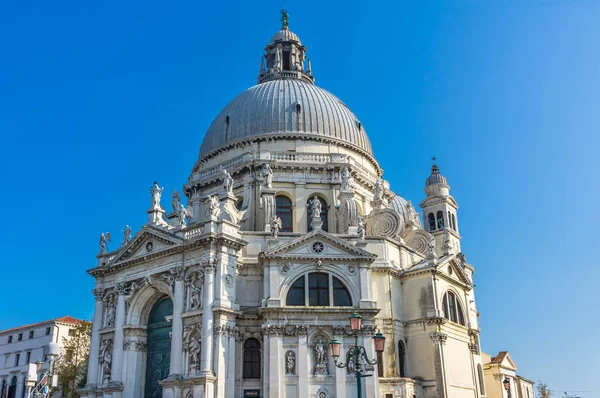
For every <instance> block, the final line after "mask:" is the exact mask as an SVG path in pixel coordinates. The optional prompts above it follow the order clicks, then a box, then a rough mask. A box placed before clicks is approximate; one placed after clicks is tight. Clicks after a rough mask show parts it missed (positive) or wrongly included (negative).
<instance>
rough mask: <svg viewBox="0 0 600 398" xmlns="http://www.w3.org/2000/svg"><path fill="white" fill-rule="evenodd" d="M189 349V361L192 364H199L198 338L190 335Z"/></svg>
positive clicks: (200, 348) (199, 348)
mask: <svg viewBox="0 0 600 398" xmlns="http://www.w3.org/2000/svg"><path fill="white" fill-rule="evenodd" d="M189 350H190V362H191V363H192V364H194V365H197V364H199V363H200V351H201V350H202V346H201V345H200V342H199V341H198V339H196V338H195V337H192V338H191V339H190V345H189Z"/></svg>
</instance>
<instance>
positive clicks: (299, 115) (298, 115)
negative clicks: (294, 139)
mask: <svg viewBox="0 0 600 398" xmlns="http://www.w3.org/2000/svg"><path fill="white" fill-rule="evenodd" d="M296 123H297V124H298V131H301V130H302V105H300V104H296Z"/></svg>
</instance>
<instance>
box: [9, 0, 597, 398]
mask: <svg viewBox="0 0 600 398" xmlns="http://www.w3.org/2000/svg"><path fill="white" fill-rule="evenodd" d="M282 5H283V4H282V3H280V2H274V1H263V2H261V3H260V5H258V3H257V2H242V1H239V2H236V1H229V2H222V3H219V2H212V3H203V2H193V1H180V2H170V3H166V2H159V1H147V2H140V1H130V2H117V1H103V2H81V1H61V2H29V1H20V2H3V3H1V4H0V42H1V43H2V51H1V52H0V93H1V95H0V132H1V134H2V141H1V145H0V173H1V177H2V179H1V180H2V187H3V189H2V193H3V194H2V195H0V208H1V209H3V228H2V232H0V250H1V252H2V258H1V260H0V265H1V267H2V277H1V278H0V281H1V282H2V283H1V285H2V288H1V289H0V302H2V303H3V304H2V310H1V311H0V313H1V315H0V329H4V328H8V327H13V326H18V325H21V324H24V323H29V322H35V321H40V320H43V319H47V318H53V317H58V316H62V315H66V314H69V315H72V316H76V317H81V318H91V317H92V312H93V298H92V295H91V293H90V289H91V288H92V287H93V279H92V278H91V277H90V276H88V275H87V274H86V273H85V270H87V269H89V268H91V267H93V266H94V264H95V254H96V253H97V251H98V235H99V234H100V232H103V231H110V232H111V233H112V234H113V235H114V236H117V237H118V236H120V235H121V233H120V231H121V230H122V229H123V227H124V225H125V224H129V225H131V226H132V227H133V228H134V231H135V230H137V229H139V228H140V226H141V225H143V223H144V222H145V221H146V216H147V215H146V213H145V211H146V209H147V208H148V206H149V204H150V196H149V193H148V187H149V186H150V184H151V182H152V181H153V180H158V181H159V182H160V183H161V185H164V186H165V187H166V189H167V192H171V191H172V190H173V189H175V188H177V189H181V187H182V186H183V184H184V183H185V182H186V179H187V177H188V175H189V173H190V171H191V169H192V166H193V165H194V162H195V160H196V158H197V155H198V149H199V146H200V144H201V142H202V137H203V135H204V132H205V130H206V128H207V127H208V126H209V124H210V122H211V121H212V118H213V117H215V116H216V115H217V113H218V111H219V110H220V109H221V108H222V107H223V106H224V105H225V104H226V103H227V102H228V101H229V100H231V99H232V98H233V97H234V96H235V95H237V94H238V93H239V92H241V91H242V90H244V89H246V88H247V87H250V86H251V85H254V84H255V81H256V80H255V78H256V75H257V73H258V67H259V57H260V56H261V54H262V49H263V47H264V45H265V44H266V43H267V42H268V40H269V38H270V37H271V36H272V35H273V34H274V33H275V32H276V31H277V30H278V28H279V26H280V23H279V9H280V8H282ZM286 6H287V8H288V10H289V12H290V15H291V18H290V28H291V30H293V31H294V32H295V33H297V34H298V35H299V36H300V37H301V39H302V41H303V43H304V44H305V45H306V46H307V47H308V55H309V57H310V58H311V60H312V67H313V71H314V74H315V76H316V78H317V84H318V85H319V86H321V87H323V88H325V89H327V90H329V91H331V92H333V93H334V94H335V95H337V96H338V97H340V98H341V99H342V100H343V101H344V102H345V103H346V104H347V105H348V106H349V107H350V108H351V109H352V110H353V111H354V112H355V113H356V115H357V116H358V117H359V118H360V119H361V121H362V123H363V125H364V126H365V128H366V130H367V131H368V133H369V137H370V139H371V141H372V144H373V147H374V151H375V155H376V157H377V159H378V161H379V162H380V164H381V165H382V167H383V168H384V170H385V178H386V179H387V180H388V181H390V183H391V186H392V188H393V190H394V191H396V192H398V193H399V194H401V195H403V196H404V197H406V198H407V199H410V200H412V201H413V203H418V202H419V201H420V200H422V199H423V198H424V192H423V187H424V181H425V178H426V177H427V176H428V174H429V169H430V164H431V161H430V158H431V157H432V156H433V155H435V156H437V158H438V164H439V166H440V168H441V171H442V173H443V174H444V175H445V176H446V177H447V178H448V180H449V182H450V185H451V187H452V194H453V195H454V196H455V198H456V199H457V200H458V203H459V205H460V209H459V211H458V218H459V224H460V230H461V234H462V236H463V238H464V239H463V249H464V251H465V252H466V254H467V258H468V260H469V262H470V263H472V264H473V265H474V266H475V267H476V274H475V278H476V284H477V287H476V295H477V304H478V309H479V310H480V311H481V314H482V315H481V318H480V322H481V329H482V336H481V341H482V345H483V349H484V350H485V351H486V352H489V353H491V354H494V353H496V352H497V351H499V350H508V351H510V353H511V355H512V356H513V359H514V360H515V361H516V363H517V365H518V366H519V372H520V373H521V374H523V375H524V376H525V377H528V378H531V379H533V380H536V381H537V380H539V379H542V380H544V381H546V382H547V383H549V385H550V387H551V388H552V389H556V390H559V391H569V390H570V391H581V390H583V391H590V392H581V393H580V394H579V395H582V396H584V397H600V382H599V381H598V374H599V371H600V366H599V365H598V362H597V358H598V357H599V356H600V349H599V348H598V344H597V338H598V334H599V331H600V321H599V317H598V316H597V314H596V312H597V309H596V307H597V303H598V294H597V283H598V282H597V281H598V280H599V279H600V271H599V264H598V260H597V259H596V258H595V257H594V256H593V253H594V251H593V250H594V249H593V248H594V247H596V248H598V247H599V246H598V244H597V242H596V240H597V239H596V236H595V233H594V230H595V227H596V226H597V225H598V224H599V222H600V216H599V214H600V213H599V212H598V211H597V210H596V209H595V206H596V205H597V204H598V203H599V202H600V188H599V185H598V177H597V171H596V162H595V160H596V155H597V153H598V149H599V148H600V142H599V141H600V140H599V138H598V126H599V125H600V112H599V111H598V105H599V103H600V47H599V46H598V37H600V24H599V23H598V21H599V20H600V3H598V2H597V1H594V0H587V1H586V0H518V1H517V0H498V1H496V0H447V1H439V2H422V1H410V2H409V1H396V2H389V3H384V2H374V1H370V2H368V4H367V2H358V1H344V2H322V1H304V0H303V1H297V0H294V1H290V0H288V1H286ZM113 247H114V244H113ZM556 394H562V393H559V392H557V393H556Z"/></svg>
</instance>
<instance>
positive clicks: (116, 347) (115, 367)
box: [110, 282, 125, 384]
mask: <svg viewBox="0 0 600 398" xmlns="http://www.w3.org/2000/svg"><path fill="white" fill-rule="evenodd" d="M115 292H116V293H117V295H118V299H117V313H116V316H115V337H114V341H113V354H112V367H111V371H110V381H111V383H112V384H117V383H119V384H121V377H122V374H123V372H122V370H123V324H124V323H125V283H123V282H120V283H117V286H115Z"/></svg>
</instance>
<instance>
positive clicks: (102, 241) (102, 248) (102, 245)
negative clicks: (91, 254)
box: [100, 232, 112, 253]
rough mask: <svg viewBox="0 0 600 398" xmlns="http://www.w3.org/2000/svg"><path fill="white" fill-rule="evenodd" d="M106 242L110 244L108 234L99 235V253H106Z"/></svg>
mask: <svg viewBox="0 0 600 398" xmlns="http://www.w3.org/2000/svg"><path fill="white" fill-rule="evenodd" d="M106 241H109V242H112V240H111V238H110V232H106V233H101V234H100V253H106V252H107V251H108V245H107V243H106Z"/></svg>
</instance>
